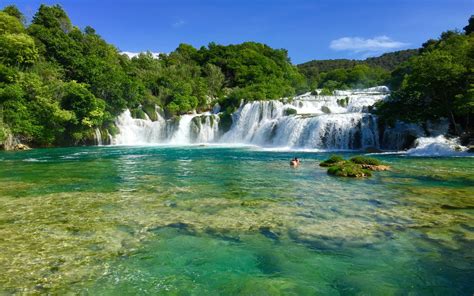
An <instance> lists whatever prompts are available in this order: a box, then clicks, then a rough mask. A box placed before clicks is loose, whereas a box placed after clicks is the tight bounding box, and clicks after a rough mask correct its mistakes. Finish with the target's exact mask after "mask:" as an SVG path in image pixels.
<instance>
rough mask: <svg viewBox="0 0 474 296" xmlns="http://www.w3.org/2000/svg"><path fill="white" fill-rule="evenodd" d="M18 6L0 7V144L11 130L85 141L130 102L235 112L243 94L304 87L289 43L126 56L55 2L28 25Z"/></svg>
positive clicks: (175, 111) (32, 139)
mask: <svg viewBox="0 0 474 296" xmlns="http://www.w3.org/2000/svg"><path fill="white" fill-rule="evenodd" d="M24 23H25V18H24V17H23V15H22V14H21V12H20V11H19V10H18V9H17V8H16V7H14V6H7V7H5V8H4V9H3V11H0V144H1V142H2V141H3V140H4V139H5V137H6V136H7V135H8V134H13V135H15V136H16V137H17V138H19V139H20V140H21V141H23V142H27V143H29V144H31V145H35V146H49V145H70V144H81V143H89V142H91V141H92V139H93V137H94V129H96V128H99V129H102V130H107V131H109V132H111V133H113V132H114V126H113V120H114V118H115V117H116V116H117V115H118V114H119V113H120V112H122V111H123V110H124V109H126V108H130V109H131V110H132V114H133V115H135V116H137V117H144V116H145V113H147V114H148V115H149V116H150V117H152V118H153V117H154V116H155V106H156V105H158V106H161V107H162V108H163V109H164V110H165V112H166V114H167V115H168V116H174V115H179V114H183V113H186V112H190V111H192V110H198V111H199V110H207V109H210V108H211V107H212V105H213V104H215V103H216V102H217V101H219V103H220V104H221V105H222V106H223V107H226V108H227V109H228V112H230V111H232V110H233V109H234V108H235V107H236V106H238V104H239V103H240V101H241V100H263V99H277V98H281V97H285V96H292V95H294V94H296V93H297V92H302V91H306V90H307V85H306V80H305V79H304V77H303V75H301V74H300V73H299V72H298V70H297V68H296V67H295V66H293V65H292V64H291V63H290V60H289V58H288V54H287V52H286V51H285V50H282V49H279V50H275V49H272V48H270V47H268V46H266V45H264V44H260V43H255V42H246V43H243V44H239V45H229V46H222V45H217V44H214V43H211V44H209V46H208V47H202V48H200V49H196V48H193V47H192V46H190V45H186V44H181V45H180V46H179V47H178V48H177V49H176V50H175V51H173V52H172V53H170V54H169V55H161V56H160V58H159V59H156V58H154V57H153V56H152V55H151V54H150V53H144V54H140V55H139V56H138V57H134V58H132V59H130V58H129V57H127V56H126V55H122V54H121V53H120V52H119V51H118V50H117V48H115V47H114V46H112V45H110V44H108V43H106V42H105V41H104V40H103V39H102V38H101V37H100V36H99V35H98V34H97V33H96V32H95V30H94V29H93V28H91V27H86V28H85V29H84V30H80V29H79V28H77V27H75V26H73V25H72V23H71V21H70V19H69V18H68V16H67V14H66V13H65V11H64V10H63V9H62V8H61V7H60V6H58V5H55V6H46V5H41V6H40V8H39V10H38V11H37V13H36V14H35V15H34V17H33V19H32V22H31V24H30V25H29V26H28V27H25V25H24Z"/></svg>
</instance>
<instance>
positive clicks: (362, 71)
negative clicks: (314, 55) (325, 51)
mask: <svg viewBox="0 0 474 296" xmlns="http://www.w3.org/2000/svg"><path fill="white" fill-rule="evenodd" d="M417 52H418V51H417V50H414V49H408V50H401V51H396V52H390V53H386V54H383V55H381V56H380V57H372V58H367V59H365V60H348V59H336V60H314V61H310V62H307V63H304V64H300V65H298V69H299V70H300V72H301V73H303V74H304V75H305V77H306V79H307V81H308V84H309V85H310V86H311V87H312V88H327V89H329V90H334V89H346V88H365V87H372V86H376V85H382V84H385V83H387V81H388V79H389V77H390V71H393V70H394V69H395V68H396V67H397V66H398V65H400V64H401V63H403V62H405V61H407V60H408V59H409V58H410V57H412V56H413V55H415V54H416V53H417Z"/></svg>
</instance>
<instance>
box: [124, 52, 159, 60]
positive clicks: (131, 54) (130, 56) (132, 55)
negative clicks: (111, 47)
mask: <svg viewBox="0 0 474 296" xmlns="http://www.w3.org/2000/svg"><path fill="white" fill-rule="evenodd" d="M141 53H146V51H142V52H131V51H122V52H121V54H125V55H127V56H128V57H129V58H133V57H136V56H138V55H139V54H141ZM150 53H151V55H152V56H153V57H154V58H155V59H158V58H160V53H159V52H151V51H150Z"/></svg>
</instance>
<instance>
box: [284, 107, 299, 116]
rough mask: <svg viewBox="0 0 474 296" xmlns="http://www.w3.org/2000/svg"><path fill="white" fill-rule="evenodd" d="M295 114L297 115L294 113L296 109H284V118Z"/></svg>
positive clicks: (296, 112)
mask: <svg viewBox="0 0 474 296" xmlns="http://www.w3.org/2000/svg"><path fill="white" fill-rule="evenodd" d="M295 114H298V111H296V109H293V108H288V109H285V115H286V116H289V115H295Z"/></svg>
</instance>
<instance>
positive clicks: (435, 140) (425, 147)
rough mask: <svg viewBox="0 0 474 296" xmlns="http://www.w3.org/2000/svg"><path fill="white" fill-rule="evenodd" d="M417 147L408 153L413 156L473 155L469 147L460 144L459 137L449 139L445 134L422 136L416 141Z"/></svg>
mask: <svg viewBox="0 0 474 296" xmlns="http://www.w3.org/2000/svg"><path fill="white" fill-rule="evenodd" d="M415 145H416V146H415V148H412V149H409V150H408V151H407V152H406V153H407V154H408V155H411V156H471V155H472V154H471V155H470V154H469V153H467V152H466V151H467V147H465V146H461V145H460V144H459V138H452V139H447V138H446V137H444V136H443V135H440V136H437V137H421V138H418V139H417V140H416V142H415Z"/></svg>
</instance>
